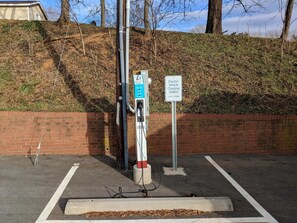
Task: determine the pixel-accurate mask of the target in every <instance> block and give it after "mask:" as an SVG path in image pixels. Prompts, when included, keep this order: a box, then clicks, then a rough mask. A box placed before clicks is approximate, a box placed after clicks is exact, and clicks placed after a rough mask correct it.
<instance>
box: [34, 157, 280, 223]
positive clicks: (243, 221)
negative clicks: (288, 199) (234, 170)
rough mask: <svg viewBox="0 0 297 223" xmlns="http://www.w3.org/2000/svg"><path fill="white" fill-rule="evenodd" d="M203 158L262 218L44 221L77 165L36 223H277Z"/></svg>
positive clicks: (219, 169)
mask: <svg viewBox="0 0 297 223" xmlns="http://www.w3.org/2000/svg"><path fill="white" fill-rule="evenodd" d="M205 158H206V159H207V160H208V161H209V162H210V163H211V164H212V165H213V166H214V167H215V168H216V169H217V170H218V171H219V172H220V173H221V174H222V175H223V176H224V177H225V178H226V179H227V180H228V181H229V182H230V183H231V184H232V185H233V186H234V187H235V188H236V189H237V191H238V192H239V193H240V194H241V195H242V196H243V197H245V199H246V200H247V201H248V202H249V203H250V204H251V205H252V206H253V207H254V208H255V209H256V210H257V211H258V212H259V213H260V214H261V215H262V216H263V217H239V218H236V217H234V218H185V219H181V218H178V219H126V220H124V219H119V220H46V219H47V218H48V216H49V214H50V213H51V211H52V210H53V208H54V206H55V205H56V203H57V201H58V200H59V198H60V196H61V195H62V193H63V191H64V190H65V188H66V186H67V184H68V183H69V181H70V180H71V178H72V176H73V175H74V173H75V171H76V170H77V168H78V165H79V164H74V165H73V167H72V168H71V169H70V170H69V172H68V174H67V175H66V177H65V178H64V180H63V181H62V183H61V184H60V186H59V187H58V189H57V191H56V192H55V194H54V195H53V197H52V198H51V200H50V201H49V203H48V204H47V206H46V207H45V209H44V210H43V212H42V213H41V214H40V216H39V218H38V219H37V221H36V223H118V222H123V223H197V222H203V223H247V222H250V223H253V222H258V223H260V222H262V223H263V222H268V223H278V221H277V220H276V219H275V218H273V217H272V216H271V215H270V214H269V213H268V212H267V211H266V210H265V209H264V208H263V207H262V206H261V205H260V204H259V203H258V202H257V201H256V200H255V199H254V198H253V197H252V196H250V195H249V194H248V193H247V192H246V191H245V190H244V189H243V188H242V187H241V186H240V185H239V184H238V183H237V182H236V181H235V180H234V179H233V178H232V177H231V176H230V175H229V174H228V173H226V171H225V170H223V168H221V167H220V166H219V165H218V164H217V163H216V162H215V161H214V160H213V159H212V158H211V157H210V156H205Z"/></svg>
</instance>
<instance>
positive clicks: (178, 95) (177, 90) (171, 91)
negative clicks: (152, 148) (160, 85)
mask: <svg viewBox="0 0 297 223" xmlns="http://www.w3.org/2000/svg"><path fill="white" fill-rule="evenodd" d="M165 101H166V102H171V110H172V168H173V171H176V170H177V128H176V102H177V101H182V77H181V76H180V75H178V76H166V77H165Z"/></svg>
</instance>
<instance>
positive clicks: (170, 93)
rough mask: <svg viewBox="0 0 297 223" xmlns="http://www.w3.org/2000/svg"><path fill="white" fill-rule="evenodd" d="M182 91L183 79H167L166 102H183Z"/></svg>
mask: <svg viewBox="0 0 297 223" xmlns="http://www.w3.org/2000/svg"><path fill="white" fill-rule="evenodd" d="M182 91H183V89H182V77H181V76H180V75H179V76H166V77H165V101H167V102H173V101H181V100H182Z"/></svg>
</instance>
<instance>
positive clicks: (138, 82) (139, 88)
mask: <svg viewBox="0 0 297 223" xmlns="http://www.w3.org/2000/svg"><path fill="white" fill-rule="evenodd" d="M144 97H145V93H144V83H143V79H142V75H141V74H137V75H134V98H144Z"/></svg>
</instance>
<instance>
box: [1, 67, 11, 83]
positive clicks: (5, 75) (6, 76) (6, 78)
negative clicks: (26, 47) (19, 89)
mask: <svg viewBox="0 0 297 223" xmlns="http://www.w3.org/2000/svg"><path fill="white" fill-rule="evenodd" d="M12 80H13V76H12V74H11V72H10V70H9V69H6V68H2V67H0V82H10V81H12Z"/></svg>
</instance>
